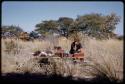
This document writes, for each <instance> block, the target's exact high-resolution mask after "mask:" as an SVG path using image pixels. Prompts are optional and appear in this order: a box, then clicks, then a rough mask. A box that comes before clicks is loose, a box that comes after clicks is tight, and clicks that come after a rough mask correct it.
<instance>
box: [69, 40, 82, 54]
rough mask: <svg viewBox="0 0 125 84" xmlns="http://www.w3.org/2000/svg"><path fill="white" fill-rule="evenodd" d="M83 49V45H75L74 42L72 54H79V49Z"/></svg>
mask: <svg viewBox="0 0 125 84" xmlns="http://www.w3.org/2000/svg"><path fill="white" fill-rule="evenodd" d="M81 48H82V45H81V43H78V44H75V42H73V43H72V44H71V49H70V54H74V53H79V49H81Z"/></svg>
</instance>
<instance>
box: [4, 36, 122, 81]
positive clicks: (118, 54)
mask: <svg viewBox="0 0 125 84" xmlns="http://www.w3.org/2000/svg"><path fill="white" fill-rule="evenodd" d="M6 42H8V43H9V42H10V44H9V45H11V41H10V40H9V39H5V40H3V39H2V73H3V74H5V73H12V72H16V73H25V72H30V73H41V74H46V75H50V74H59V75H62V76H72V77H74V78H93V77H97V76H100V77H106V78H108V79H109V80H111V81H122V80H123V41H119V40H114V39H110V40H101V41H100V40H95V39H90V38H84V39H83V38H82V39H81V43H82V45H83V48H84V52H85V62H81V63H76V64H74V62H73V61H72V60H71V59H61V58H60V59H51V58H50V59H49V62H50V64H42V63H39V61H40V60H42V59H41V58H33V57H32V55H31V53H32V52H34V51H36V50H45V49H51V48H53V46H54V45H59V46H61V47H62V48H63V49H65V50H67V51H69V50H70V44H71V42H72V41H71V40H69V39H66V38H64V37H61V38H58V39H55V41H53V42H52V41H49V40H43V41H37V40H36V41H30V42H23V41H21V40H14V43H15V44H16V46H20V47H19V49H18V50H19V51H18V53H15V54H14V53H9V54H8V53H6V52H5V50H6V48H7V47H12V45H13V43H12V45H11V46H8V45H7V44H6Z"/></svg>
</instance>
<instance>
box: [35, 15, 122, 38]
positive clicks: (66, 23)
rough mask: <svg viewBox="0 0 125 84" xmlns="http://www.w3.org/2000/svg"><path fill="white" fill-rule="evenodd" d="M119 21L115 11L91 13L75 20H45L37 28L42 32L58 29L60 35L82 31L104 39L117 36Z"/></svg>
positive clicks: (62, 18)
mask: <svg viewBox="0 0 125 84" xmlns="http://www.w3.org/2000/svg"><path fill="white" fill-rule="evenodd" d="M119 22H120V17H119V16H117V15H116V14H115V13H111V14H110V15H102V14H98V13H91V14H85V15H79V16H77V18H76V19H75V20H74V19H72V18H69V17H60V18H59V19H58V20H57V21H53V20H49V21H43V22H41V23H38V24H36V29H35V30H36V31H38V32H39V33H41V34H43V33H50V32H52V31H53V32H54V31H58V32H60V35H64V36H70V35H71V34H73V33H74V32H82V33H83V34H87V35H88V36H91V37H95V38H99V39H102V38H112V37H114V36H116V34H115V33H114V30H115V29H116V25H117V24H118V23H119ZM53 32H52V33H53Z"/></svg>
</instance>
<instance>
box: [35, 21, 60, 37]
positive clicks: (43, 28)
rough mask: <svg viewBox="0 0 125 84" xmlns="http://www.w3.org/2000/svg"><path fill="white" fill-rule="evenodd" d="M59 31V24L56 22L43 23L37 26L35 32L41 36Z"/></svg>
mask: <svg viewBox="0 0 125 84" xmlns="http://www.w3.org/2000/svg"><path fill="white" fill-rule="evenodd" d="M57 30H58V24H57V22H56V21H54V20H49V21H43V22H42V23H39V24H36V29H35V31H37V32H39V33H40V34H45V35H46V34H52V33H54V32H55V31H57Z"/></svg>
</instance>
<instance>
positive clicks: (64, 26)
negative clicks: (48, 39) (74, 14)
mask: <svg viewBox="0 0 125 84" xmlns="http://www.w3.org/2000/svg"><path fill="white" fill-rule="evenodd" d="M72 22H73V19H72V18H69V17H60V18H59V19H58V23H59V25H60V30H61V31H62V35H64V36H66V37H67V36H68V33H69V28H70V25H71V23H72Z"/></svg>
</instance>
